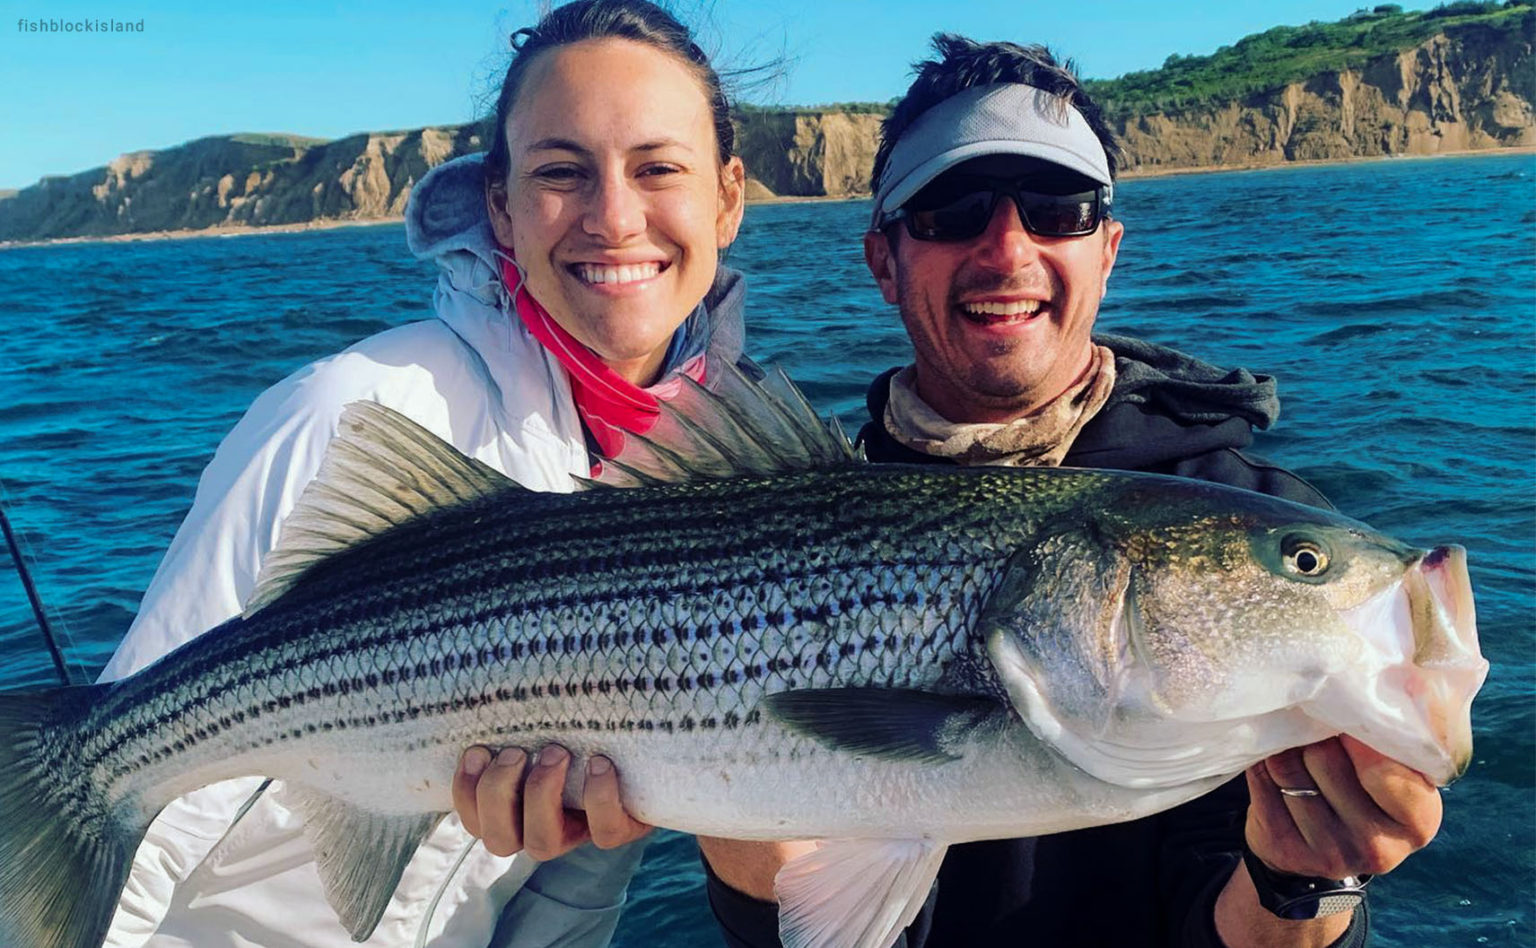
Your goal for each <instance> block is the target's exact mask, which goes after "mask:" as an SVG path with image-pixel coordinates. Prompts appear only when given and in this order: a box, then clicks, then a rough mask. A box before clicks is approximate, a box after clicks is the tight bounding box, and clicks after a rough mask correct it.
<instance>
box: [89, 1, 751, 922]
mask: <svg viewBox="0 0 1536 948" xmlns="http://www.w3.org/2000/svg"><path fill="white" fill-rule="evenodd" d="M513 45H514V52H513V58H512V62H511V65H510V66H509V68H508V70H507V74H506V77H505V80H504V82H503V87H502V90H501V94H500V96H499V99H498V103H497V108H496V113H495V115H494V117H493V119H492V121H493V123H494V124H493V128H492V130H491V133H490V134H488V135H487V136H486V140H487V141H488V142H490V143H491V150H490V153H489V154H488V155H484V156H482V155H471V156H467V157H465V158H461V159H458V160H455V161H452V162H448V163H447V164H444V165H441V166H439V167H438V168H435V169H433V170H432V171H431V172H430V173H428V174H427V175H426V176H425V177H424V178H423V179H422V180H421V181H420V182H419V183H418V184H417V185H416V187H415V189H414V191H413V194H412V197H411V204H410V206H409V208H408V209H407V212H406V219H407V220H406V229H407V237H408V240H409V242H410V246H411V249H412V251H413V252H414V253H415V254H416V255H417V256H418V257H421V258H423V259H429V260H432V261H434V262H435V263H436V264H437V265H438V268H439V273H438V284H437V288H436V293H435V296H434V307H435V310H436V312H435V316H436V318H435V319H429V320H426V321H423V322H417V323H411V324H408V325H405V326H400V327H397V328H395V329H392V330H389V331H387V332H383V333H380V334H378V335H375V336H371V337H369V338H367V339H364V340H362V341H360V342H358V343H356V344H355V345H353V346H352V347H350V348H349V349H347V350H346V351H344V352H341V353H339V354H337V355H335V356H332V357H330V358H327V359H322V360H320V361H318V362H315V363H312V364H311V365H309V366H306V367H305V368H303V369H301V370H299V371H298V372H296V373H295V374H293V375H292V376H290V377H289V378H287V379H285V380H283V381H282V382H279V383H278V384H277V385H275V386H273V387H272V388H271V389H269V390H267V391H266V392H265V393H263V394H262V395H261V396H260V397H259V398H258V399H257V400H256V402H255V403H254V404H253V405H252V406H251V408H250V409H249V410H248V411H247V413H246V415H245V416H244V418H242V419H241V421H240V423H239V424H238V425H237V426H236V427H235V429H234V430H233V431H232V432H231V433H230V434H229V435H228V436H227V437H226V438H225V440H224V442H223V443H222V444H221V445H220V447H219V450H218V453H217V454H216V455H215V457H214V459H213V461H212V463H211V464H210V465H209V466H208V468H207V470H206V471H204V473H203V475H202V478H201V480H200V481H199V484H198V491H197V497H196V500H195V501H194V503H193V506H192V509H191V511H190V513H189V514H188V515H187V518H186V520H185V522H184V523H183V524H182V526H181V528H180V530H179V531H178V532H177V535H176V538H175V540H174V541H173V543H172V545H171V549H170V551H169V552H168V553H167V554H166V557H165V559H164V561H163V562H162V563H161V565H160V568H159V571H158V572H157V573H156V575H155V578H154V580H153V582H152V583H151V585H150V587H149V589H148V590H147V592H146V593H145V596H144V600H143V604H142V606H141V609H140V612H139V614H138V617H137V619H136V621H135V622H134V624H133V626H132V628H131V629H130V630H129V632H128V634H127V636H126V637H125V638H124V640H123V642H122V643H121V645H120V646H119V648H118V650H117V652H116V654H115V655H114V656H113V658H112V661H111V662H110V663H109V665H108V666H107V669H106V671H105V673H104V677H105V678H106V679H109V680H111V679H117V678H122V677H125V676H127V675H130V674H132V673H134V672H135V671H137V670H138V669H140V668H142V667H144V666H145V665H148V664H149V663H151V662H153V661H154V660H156V659H157V658H159V657H160V656H162V655H164V654H165V653H167V652H169V651H170V650H172V649H174V648H176V647H177V646H178V645H180V644H182V643H184V642H186V641H187V640H189V639H191V638H193V637H195V636H197V635H199V634H201V633H202V632H203V631H205V630H208V629H212V628H214V627H216V626H218V625H220V624H221V623H223V622H225V621H226V620H228V619H230V618H231V617H234V616H237V615H239V614H240V613H241V611H242V609H244V608H245V607H246V605H247V604H248V602H249V600H250V596H251V593H252V590H253V589H254V588H255V587H256V585H257V583H258V578H259V577H260V576H261V575H262V574H263V572H264V570H265V571H270V569H271V568H272V566H271V563H276V562H278V561H281V560H283V559H285V558H287V557H291V556H292V555H293V553H294V551H293V550H290V549H286V548H285V544H284V542H283V541H284V539H285V537H284V532H283V527H284V521H285V520H286V519H287V518H288V516H289V514H290V512H292V510H293V509H294V506H295V503H296V501H297V500H298V499H299V496H300V494H302V493H304V492H305V490H306V487H307V486H308V485H309V484H310V482H311V481H312V480H314V479H315V478H316V477H317V473H318V472H319V471H320V469H321V461H322V458H323V457H324V455H325V452H326V446H327V445H328V444H329V443H330V442H331V440H332V439H333V438H334V437H335V433H336V430H337V425H338V420H339V418H340V416H341V413H342V410H343V409H344V408H345V406H347V405H348V404H349V403H351V402H355V401H371V402H377V403H379V404H382V405H385V406H387V407H389V408H392V409H394V410H396V411H398V412H401V413H402V414H405V415H407V416H409V417H410V418H412V419H414V420H415V421H417V422H419V423H420V424H421V425H423V426H424V427H426V428H427V429H429V430H430V431H432V432H433V433H435V434H436V435H438V436H439V437H441V438H442V439H444V440H445V441H447V442H449V443H450V444H452V445H453V446H454V447H455V448H457V449H458V450H459V451H460V452H462V453H464V454H465V455H468V456H470V457H472V458H475V459H477V460H478V461H480V462H483V463H484V464H486V465H488V466H490V467H491V468H493V469H495V470H497V471H500V472H502V473H504V474H507V475H509V476H511V477H512V478H513V479H515V480H517V481H518V482H519V483H521V484H522V485H523V486H525V487H529V488H532V489H535V490H544V491H561V492H564V491H570V490H572V489H574V487H575V484H576V481H575V478H578V477H585V476H589V475H590V474H591V473H592V472H593V470H594V468H595V467H596V466H597V465H598V464H599V463H600V461H601V459H602V458H603V457H605V456H609V455H611V454H613V453H614V452H616V451H617V450H618V449H619V448H620V447H622V444H623V439H624V436H625V433H626V432H644V431H647V430H649V428H650V427H651V426H652V425H653V424H654V423H655V421H656V419H657V417H658V416H659V409H658V404H659V401H658V399H660V398H663V397H665V396H666V395H667V394H668V393H669V392H670V391H672V390H674V389H675V388H676V386H677V385H678V381H677V379H678V376H680V375H683V374H686V375H688V376H690V377H692V378H694V379H696V380H700V381H706V382H707V380H704V379H703V366H704V364H705V355H706V353H708V354H711V355H713V356H714V357H717V358H722V359H725V360H727V361H734V360H736V359H737V358H739V356H740V353H741V343H742V322H741V320H742V316H741V311H740V310H741V299H742V289H741V279H740V276H739V275H738V274H735V273H732V272H730V271H723V270H721V268H720V267H719V252H720V250H721V248H723V247H725V246H726V245H728V244H729V243H730V242H731V241H732V240H733V239H734V238H735V236H736V231H737V227H738V226H739V225H740V222H741V216H742V191H743V178H744V176H743V170H742V164H741V160H740V159H739V158H736V157H734V156H733V154H732V150H733V139H732V126H731V118H730V110H729V106H728V104H727V101H726V97H725V95H724V93H723V92H722V90H721V87H720V81H719V79H718V77H717V76H716V74H715V72H714V70H713V69H712V68H711V67H710V65H709V63H708V61H707V59H706V58H705V56H704V54H703V53H702V51H700V49H699V47H698V46H697V45H696V44H695V43H694V42H693V40H692V38H691V36H690V34H689V32H688V30H687V29H686V28H685V27H684V26H682V25H681V24H680V23H678V22H677V21H676V20H675V19H674V18H673V17H672V16H670V15H669V14H667V13H666V12H664V11H662V10H661V9H660V8H658V7H655V6H653V5H651V4H649V3H646V2H643V0H580V2H576V3H571V4H568V5H566V6H563V7H560V8H557V9H555V10H554V11H552V12H550V13H549V14H547V15H546V16H545V17H544V18H543V19H542V20H541V21H540V22H539V23H538V24H537V25H536V26H534V27H531V28H528V29H524V30H519V31H518V32H517V33H516V34H514V36H513ZM296 532H297V531H296ZM288 545H289V546H292V545H293V543H292V541H291V539H290V540H289V543H288ZM274 553H277V554H280V555H279V556H276V557H270V554H274ZM269 559H270V560H271V563H269ZM485 738H486V735H470V736H468V737H467V738H466V743H468V742H469V741H471V740H483V739H485ZM528 750H530V751H532V750H535V748H529V749H528ZM526 761H527V756H526V754H524V752H523V751H521V750H518V749H515V748H513V749H507V750H504V751H502V753H501V754H499V755H498V756H496V758H495V759H494V761H493V760H492V755H491V753H490V751H489V750H488V749H486V748H483V747H474V748H471V749H469V751H468V752H467V753H466V754H465V757H464V761H463V764H462V766H461V769H460V772H459V773H458V774H457V775H456V776H455V775H450V774H448V773H442V774H435V773H434V774H422V775H421V780H422V786H423V787H432V786H436V787H440V788H444V791H446V785H447V784H448V781H449V780H450V778H452V780H453V798H454V804H455V807H456V809H457V811H458V812H457V817H450V818H448V819H446V820H443V821H442V822H441V823H440V824H438V825H436V827H435V829H434V828H430V827H428V829H427V830H426V836H425V839H424V841H422V843H421V846H420V848H419V849H417V850H416V851H415V855H414V856H413V857H410V859H409V861H408V862H404V861H402V862H400V864H399V865H398V866H395V867H393V869H391V868H390V867H389V866H387V865H384V866H381V867H380V868H379V873H380V874H379V877H378V878H370V879H365V880H358V879H353V878H350V877H349V878H346V879H343V880H341V881H340V882H338V879H337V876H336V875H335V874H334V873H333V872H329V871H327V870H326V869H325V868H324V867H323V865H322V864H327V863H326V860H327V859H328V858H330V856H328V855H327V853H326V852H325V847H323V846H322V847H320V850H321V851H320V852H318V854H317V853H316V852H315V851H314V850H312V848H311V842H310V841H311V840H312V839H313V838H314V836H313V831H314V827H311V828H310V832H308V833H306V829H305V826H304V822H305V821H304V820H302V819H301V818H300V817H299V816H298V813H297V812H296V808H297V807H298V801H296V800H295V799H293V798H290V797H289V796H288V795H287V794H286V793H284V792H282V788H281V787H277V788H275V789H268V788H267V787H266V786H265V785H258V783H257V780H256V779H255V778H253V779H251V780H247V781H234V782H229V783H223V784H216V785H214V786H211V787H207V788H204V789H203V790H199V791H196V792H194V793H191V794H188V795H186V796H184V797H182V798H180V799H179V800H177V801H175V802H174V803H172V804H171V805H170V806H168V807H166V809H165V810H164V811H162V813H161V815H160V816H159V817H158V818H157V819H156V821H155V823H154V825H153V826H152V827H151V829H150V831H149V833H148V835H147V836H146V837H145V841H144V843H143V844H142V845H141V847H140V848H139V851H138V853H137V856H136V858H135V860H134V864H133V866H132V869H131V872H129V874H128V878H127V880H126V883H125V887H124V890H123V895H122V898H121V900H120V901H119V902H118V906H117V913H116V916H115V917H114V918H113V919H112V923H111V926H110V930H109V931H107V943H108V944H111V945H127V944H133V945H148V946H150V948H173V946H175V948H183V946H208V945H235V944H260V945H263V946H266V948H300V946H304V948H320V946H326V948H341V946H350V945H352V944H354V936H355V937H357V938H359V939H366V940H367V944H369V945H376V946H396V945H399V946H404V945H412V944H428V943H430V944H435V945H477V946H478V945H486V944H489V943H491V941H492V938H493V933H495V932H496V931H497V929H498V924H500V926H501V928H502V930H503V931H504V932H507V931H510V932H512V934H511V935H505V936H499V937H501V940H498V941H497V942H496V944H498V945H519V944H549V943H552V942H553V941H556V940H559V941H560V943H561V944H571V945H575V944H578V943H580V944H602V943H606V941H607V939H608V937H609V934H610V933H611V931H612V927H613V925H614V924H615V922H616V921H617V918H618V913H619V908H620V906H621V904H622V900H623V890H624V886H625V883H626V882H627V880H628V878H629V875H630V873H631V872H632V871H633V868H634V866H635V864H636V863H637V862H638V860H639V855H640V852H639V846H637V845H627V844H630V843H634V842H635V841H636V840H638V839H639V838H640V837H642V836H643V835H644V834H645V833H646V832H647V830H648V829H649V827H646V826H644V825H643V824H640V823H637V822H635V821H634V820H633V819H631V818H630V817H629V816H628V815H627V814H626V813H625V812H624V810H623V809H622V808H621V807H620V805H619V803H618V799H619V796H618V775H617V774H616V773H615V771H614V769H613V767H612V765H611V764H610V763H609V762H608V761H606V760H604V759H602V758H594V759H592V760H590V761H586V762H585V767H586V773H585V775H584V777H585V779H584V781H583V779H582V777H581V776H578V775H576V774H572V780H573V782H574V783H575V784H576V785H583V786H584V788H585V789H584V796H583V797H582V801H581V802H582V803H583V805H584V807H585V810H584V811H566V810H565V809H564V808H563V806H562V801H561V790H562V787H563V786H564V784H565V782H566V776H567V771H568V770H569V769H571V766H570V765H571V760H570V757H569V755H566V754H565V753H564V752H563V751H561V750H560V749H558V748H546V749H544V750H543V752H542V753H541V754H540V757H539V764H540V766H537V767H535V768H533V769H532V772H531V774H530V775H529V776H528V777H527V779H526V783H525V780H524V764H525V763H526ZM445 796H446V793H445ZM235 820H238V821H239V831H238V832H235V833H230V832H228V830H229V828H230V826H231V824H232V822H233V821H235ZM482 836H483V837H484V838H485V840H486V843H485V845H484V846H482V845H481V844H480V843H479V841H478V840H477V838H476V837H482ZM588 838H591V839H592V840H594V841H595V842H596V843H598V844H599V845H600V846H602V847H605V849H606V851H599V850H597V849H594V848H593V847H590V846H587V847H582V848H580V849H576V847H577V846H578V844H580V843H582V842H584V841H585V840H587V839H588ZM215 844H217V845H215ZM380 845H381V846H382V845H383V844H380ZM384 848H387V847H384ZM518 849H526V850H527V851H529V852H531V853H534V854H536V855H538V856H540V857H542V858H545V859H546V860H549V861H546V862H544V863H543V864H542V865H541V866H539V867H538V869H537V872H535V873H533V875H532V879H531V880H530V881H528V884H527V885H526V886H525V887H524V888H522V889H521V890H518V884H519V882H520V881H522V880H524V879H527V878H528V876H529V872H530V867H529V866H528V865H527V864H526V862H524V863H517V864H514V862H513V861H512V860H511V859H510V858H509V857H510V854H511V853H512V852H514V851H516V850H518ZM572 850H575V851H574V852H573V851H572ZM405 852H407V853H409V852H410V850H409V849H406V850H405ZM210 853H211V854H210ZM566 853H569V854H570V855H569V856H566V858H554V857H558V856H562V855H563V854H566ZM380 860H381V862H382V863H388V862H389V860H388V859H387V858H386V857H385V856H384V855H383V853H382V850H381V856H380ZM391 872H393V873H394V875H393V876H392V875H391ZM358 886H360V887H362V888H363V889H365V890H366V897H359V896H358V892H357V891H356V890H355V887H358ZM111 891H114V889H112V888H111V887H110V886H107V887H106V888H104V889H103V893H104V894H103V896H102V897H103V898H109V897H110V896H109V895H107V894H106V893H109V892H111ZM512 892H517V894H516V895H515V896H512V895H511V893H512ZM509 898H510V899H511V902H510V905H509V904H508V900H509ZM328 903H329V904H328ZM332 904H335V905H337V906H339V907H342V908H343V909H344V912H343V917H344V920H345V923H344V922H343V920H340V919H338V916H337V914H336V912H335V911H333V909H332V907H331V905H332ZM95 910H96V909H94V908H91V909H88V910H87V911H86V912H85V913H84V914H80V913H77V914H80V917H81V918H82V919H83V922H82V924H84V925H86V927H89V928H92V929H93V931H92V932H88V933H86V934H85V937H84V938H83V939H82V940H80V942H79V943H80V944H87V943H92V944H94V943H95V936H99V934H100V932H99V931H95V930H94V929H95V926H97V925H98V924H99V925H100V926H102V927H106V926H107V920H106V918H105V917H102V918H100V919H99V920H98V919H96V918H95V917H94V916H92V917H89V918H87V917H86V915H88V914H89V913H90V912H94V911H95ZM102 911H105V908H104V907H103V908H102ZM508 939H510V940H508Z"/></svg>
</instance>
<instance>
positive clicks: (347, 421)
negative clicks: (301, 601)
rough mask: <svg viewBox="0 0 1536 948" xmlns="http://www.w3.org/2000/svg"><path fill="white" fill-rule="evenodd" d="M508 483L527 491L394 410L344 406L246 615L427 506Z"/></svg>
mask: <svg viewBox="0 0 1536 948" xmlns="http://www.w3.org/2000/svg"><path fill="white" fill-rule="evenodd" d="M509 488H512V489H515V490H517V491H521V490H522V489H521V488H519V487H517V483H516V482H515V481H513V480H511V479H510V478H508V477H507V476H506V475H504V474H502V473H500V472H499V471H497V470H495V469H494V468H492V467H490V466H489V465H487V464H485V463H483V462H481V461H477V460H475V459H474V458H471V457H466V456H465V455H463V454H461V453H460V452H459V451H458V449H456V448H454V447H453V445H451V444H449V443H447V442H446V441H444V440H443V439H441V438H439V437H438V436H437V435H435V434H433V433H432V432H430V431H428V430H427V429H425V428H423V427H422V426H421V425H419V424H417V423H416V422H414V421H412V420H411V419H409V418H407V417H405V416H404V415H402V414H400V413H399V412H397V411H395V410H394V409H392V408H386V407H385V406H383V405H380V404H377V403H375V402H352V403H351V404H349V405H347V407H346V408H344V409H342V412H341V419H340V420H339V421H338V422H337V431H336V437H335V438H333V439H332V440H331V442H330V443H329V444H328V445H326V448H325V457H324V458H323V459H322V460H321V462H320V470H319V471H318V472H317V473H316V474H315V477H314V480H312V481H310V482H309V484H308V486H306V487H305V488H304V491H303V493H301V494H300V495H299V499H298V501H297V502H296V503H295V504H294V507H293V511H292V512H291V513H289V514H288V516H287V518H286V519H284V521H283V528H282V534H281V535H280V536H279V537H278V542H277V545H276V546H275V547H273V549H272V552H270V553H268V554H267V555H266V557H264V558H263V559H262V563H261V573H260V575H259V576H257V579H256V588H255V590H254V591H253V592H252V593H251V596H250V598H249V599H248V600H246V603H245V609H244V612H243V616H244V617H245V618H247V619H248V618H250V617H251V616H252V615H254V614H255V613H256V612H258V611H259V610H260V609H261V608H262V607H263V606H266V605H267V604H268V603H270V602H272V601H273V600H275V599H277V598H278V597H279V596H281V595H283V593H285V592H287V591H288V590H289V589H291V588H293V586H294V585H295V584H296V583H298V582H299V581H300V580H301V579H302V578H303V577H304V574H305V573H307V572H308V571H309V570H310V568H311V567H313V566H315V565H316V564H317V563H319V562H321V561H322V560H324V559H326V558H328V557H330V556H334V555H335V554H337V553H340V552H341V551H343V550H346V549H349V548H351V547H353V546H356V545H357V544H359V543H362V542H363V541H364V540H368V539H370V538H372V537H375V536H377V535H379V534H380V533H383V532H384V531H386V530H389V529H390V528H392V527H395V526H398V525H400V524H402V523H405V522H406V521H408V520H411V519H414V518H415V517H419V516H421V515H422V514H425V513H427V512H429V511H432V510H440V509H443V508H446V507H453V506H457V505H458V504H461V503H466V502H468V501H471V500H475V499H476V498H479V497H483V496H485V495H487V494H491V493H496V492H498V491H505V490H507V489H509ZM529 493H530V495H531V492H529Z"/></svg>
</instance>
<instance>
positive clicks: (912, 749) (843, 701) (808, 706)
mask: <svg viewBox="0 0 1536 948" xmlns="http://www.w3.org/2000/svg"><path fill="white" fill-rule="evenodd" d="M763 706H764V707H765V708H766V709H767V711H768V713H769V714H770V715H771V716H772V717H773V718H774V719H776V720H777V721H778V722H779V723H780V724H782V725H784V726H785V727H787V728H789V729H790V730H792V731H797V732H799V733H801V734H804V735H806V736H807V737H811V738H814V739H815V740H817V741H819V742H821V743H822V744H824V745H826V746H827V747H829V748H832V749H834V750H841V751H847V752H849V753H853V754H866V755H869V756H872V757H880V758H884V759H886V760H904V761H912V762H914V763H927V764H942V763H945V762H947V761H951V760H956V759H958V758H959V757H960V754H959V753H958V748H959V746H960V745H962V744H963V743H965V740H966V738H967V737H969V736H970V735H971V734H972V732H974V730H975V729H976V728H977V727H978V726H980V725H981V724H982V723H983V722H985V721H987V720H989V719H992V718H994V716H998V715H1006V713H1007V709H1006V708H1005V707H1004V706H1003V705H1002V704H1001V703H999V702H997V701H994V700H992V699H990V698H983V697H978V696H974V695H939V694H932V693H930V692H926V691H916V690H913V689H907V688H874V687H865V688H808V689H802V690H798V691H781V692H778V693H777V694H772V695H769V696H768V697H766V698H764V699H763Z"/></svg>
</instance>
